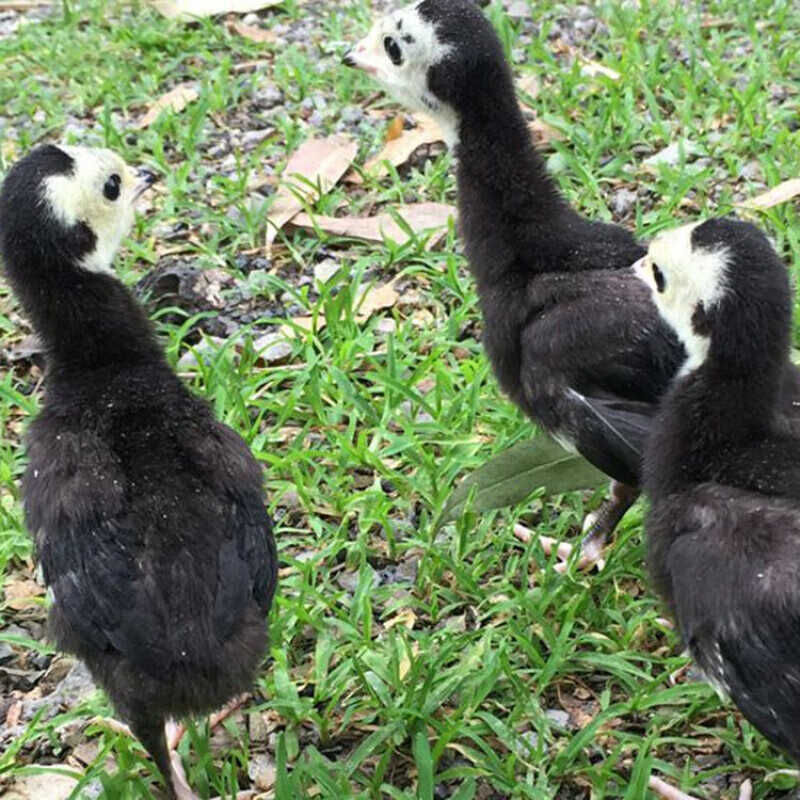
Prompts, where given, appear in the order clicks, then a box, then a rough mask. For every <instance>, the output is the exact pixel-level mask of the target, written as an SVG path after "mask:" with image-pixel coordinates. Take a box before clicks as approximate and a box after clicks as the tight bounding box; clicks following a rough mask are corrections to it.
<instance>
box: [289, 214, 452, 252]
mask: <svg viewBox="0 0 800 800" xmlns="http://www.w3.org/2000/svg"><path fill="white" fill-rule="evenodd" d="M397 214H398V215H399V216H400V217H401V218H402V219H403V220H404V221H405V223H406V225H408V227H409V228H411V230H412V231H413V232H414V233H421V232H423V231H426V230H433V231H435V233H433V234H432V235H431V238H430V239H429V240H428V244H427V247H428V248H432V247H434V246H435V245H436V244H438V243H439V242H440V241H441V239H442V237H444V235H445V233H446V229H447V224H448V222H449V220H450V219H451V217H452V218H455V214H456V209H455V208H454V207H453V206H449V205H445V204H444V203H415V204H412V205H407V206H401V207H400V208H398V209H397ZM292 223H293V224H294V225H296V226H297V227H298V228H305V229H312V230H313V229H315V228H319V229H321V230H323V231H325V232H326V233H331V234H333V235H335V236H347V237H350V238H353V239H363V240H364V241H367V242H378V243H380V242H383V241H385V240H386V239H392V240H393V241H395V242H397V243H398V244H405V243H406V242H407V241H408V240H409V238H410V237H409V235H408V233H406V231H405V230H403V228H401V227H400V225H398V224H397V222H396V221H395V219H394V217H392V215H391V214H388V213H384V214H378V215H377V216H374V217H323V216H316V215H314V216H312V215H310V214H305V213H303V214H298V215H297V216H296V217H295V218H294V220H293V221H292Z"/></svg>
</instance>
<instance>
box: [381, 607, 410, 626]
mask: <svg viewBox="0 0 800 800" xmlns="http://www.w3.org/2000/svg"><path fill="white" fill-rule="evenodd" d="M416 624H417V615H416V614H415V613H414V612H413V611H412V610H411V609H410V608H404V609H403V610H402V611H400V612H398V613H397V616H395V617H392V618H391V619H389V620H387V621H386V622H385V623H384V624H383V627H384V628H386V630H387V631H388V630H391V629H392V628H396V627H397V626H398V625H402V626H403V627H404V628H406V629H407V630H409V631H413V630H414V625H416Z"/></svg>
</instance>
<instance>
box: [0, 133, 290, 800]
mask: <svg viewBox="0 0 800 800" xmlns="http://www.w3.org/2000/svg"><path fill="white" fill-rule="evenodd" d="M149 182H152V181H149V180H147V179H145V180H144V181H143V182H142V183H140V184H139V185H137V183H136V179H135V177H134V174H133V173H132V171H131V170H130V169H129V168H128V167H127V166H126V165H125V163H124V162H123V161H122V160H121V159H120V158H119V157H118V156H116V155H115V154H114V153H112V152H110V151H108V150H89V149H83V148H71V147H55V146H52V145H47V146H44V147H39V148H37V149H35V150H34V151H32V152H31V153H30V154H29V155H28V156H27V157H26V158H24V159H22V160H21V161H19V162H18V163H17V164H16V165H15V166H14V167H13V168H12V169H11V170H10V172H9V173H8V176H7V177H6V179H5V182H4V184H3V187H2V192H0V255H2V260H3V263H4V266H5V274H6V276H7V277H8V279H9V281H10V284H11V286H12V288H13V290H14V293H15V294H16V296H17V297H18V299H19V300H20V302H21V304H22V306H23V308H24V310H25V312H26V314H27V315H28V317H29V318H30V320H31V322H32V324H33V327H34V329H35V330H36V332H37V333H38V334H39V336H40V337H41V339H42V341H43V342H44V345H45V348H46V362H47V372H46V393H45V397H44V402H43V408H42V411H41V413H40V414H39V416H38V417H37V418H36V419H35V420H34V421H33V423H32V424H31V427H30V430H29V433H28V438H27V446H28V455H29V461H30V463H29V466H28V469H27V471H26V473H25V476H24V478H23V484H22V488H23V496H24V501H25V511H26V522H27V525H28V528H29V530H30V531H31V532H32V533H33V535H34V538H35V542H36V549H37V553H38V558H39V560H40V562H41V565H42V567H43V571H44V578H45V581H46V582H47V584H48V586H49V587H50V590H51V592H52V596H53V605H52V607H51V609H50V615H49V630H50V635H51V636H52V637H53V638H54V640H55V642H56V644H57V645H58V647H59V648H60V649H62V650H65V651H67V652H70V653H74V654H75V655H77V656H78V657H80V658H81V659H83V660H84V661H85V662H86V664H87V665H88V667H89V669H90V670H91V672H92V675H93V676H94V678H95V679H96V681H97V682H98V683H99V684H100V685H101V686H102V687H103V688H104V689H105V691H106V692H107V693H108V695H109V697H110V698H111V700H112V702H113V703H114V706H115V707H116V709H117V712H118V713H119V714H120V716H121V717H122V718H123V719H124V720H125V721H126V722H127V723H128V724H129V725H130V728H131V729H132V730H133V732H134V733H135V734H136V735H137V736H138V738H139V739H140V741H141V742H142V744H143V745H144V746H145V748H146V749H147V750H148V751H149V752H150V753H151V755H152V756H153V758H154V759H155V761H156V763H157V765H158V767H159V768H160V770H161V772H162V773H163V775H164V778H165V780H166V782H167V786H168V789H169V792H170V795H171V796H175V795H176V792H177V794H178V796H181V797H183V796H193V795H191V794H190V793H189V794H187V792H188V786H187V785H186V784H185V780H183V779H182V777H181V776H180V775H177V776H176V780H175V781H173V776H171V770H170V757H169V753H168V749H167V745H166V740H165V736H164V723H165V720H166V719H167V718H169V717H180V716H183V715H187V714H196V713H205V712H208V711H210V710H212V709H215V708H218V707H220V706H221V705H223V704H224V703H225V702H226V701H228V700H229V699H230V698H232V697H234V696H236V695H238V694H240V693H242V692H243V691H245V690H246V689H248V688H249V687H250V686H251V685H252V682H253V679H254V677H255V675H256V671H257V668H258V666H259V664H260V662H261V660H262V658H263V657H264V655H265V649H266V641H267V622H266V615H267V612H268V611H269V608H270V604H271V602H272V598H273V594H274V592H275V584H276V567H277V555H276V548H275V541H274V539H273V536H272V529H271V521H270V518H269V516H268V514H267V511H266V509H265V506H264V497H263V490H262V474H261V470H260V468H259V465H258V463H257V462H256V461H255V459H254V458H253V456H252V455H251V453H250V451H249V450H248V448H247V446H246V445H245V443H244V442H243V441H242V439H241V438H240V437H239V436H238V435H237V434H236V433H234V432H233V431H232V430H231V429H230V428H228V427H227V426H225V425H223V424H221V423H220V422H218V421H217V420H216V419H215V418H214V416H213V414H212V412H211V409H210V407H209V406H208V404H207V403H206V402H205V401H204V400H201V399H200V398H198V397H195V396H194V395H192V394H191V393H190V392H189V391H188V390H187V389H186V388H185V387H184V385H183V384H182V383H181V381H180V380H179V379H178V378H177V376H176V375H175V374H174V373H173V372H172V370H171V369H170V368H169V366H168V364H167V362H166V359H165V357H164V354H163V352H162V350H161V348H160V346H159V344H158V343H157V341H156V338H155V335H154V332H153V329H152V327H151V325H150V323H149V321H148V319H147V317H146V316H145V314H144V312H143V311H142V309H141V307H140V306H139V305H138V304H137V302H136V301H135V299H134V298H133V296H132V295H131V293H130V292H129V291H128V290H127V289H126V287H125V286H124V285H123V284H122V283H121V282H120V281H119V280H117V278H116V277H115V276H114V275H113V273H112V271H111V266H112V260H113V258H114V255H115V252H116V250H117V248H118V246H119V244H120V241H121V239H122V238H123V237H124V236H125V234H126V233H127V232H128V230H129V229H130V226H131V223H132V221H133V217H134V204H135V201H136V199H137V198H138V196H139V195H140V194H141V192H142V191H143V189H144V188H146V186H147V184H148V183H149ZM178 763H179V762H178Z"/></svg>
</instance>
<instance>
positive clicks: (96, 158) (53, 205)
mask: <svg viewBox="0 0 800 800" xmlns="http://www.w3.org/2000/svg"><path fill="white" fill-rule="evenodd" d="M59 149H60V150H63V151H64V152H65V153H66V154H67V155H69V156H70V157H71V158H72V159H73V161H74V162H75V166H74V169H73V172H72V174H70V175H51V176H50V177H48V178H46V179H45V181H44V197H45V201H46V202H47V205H48V206H49V208H50V211H51V213H52V215H53V216H54V217H56V218H57V219H58V220H60V221H61V222H62V223H64V224H65V225H67V226H69V227H72V226H73V225H76V224H78V223H79V222H84V223H85V224H86V225H88V227H89V228H90V229H91V230H92V232H93V233H94V235H95V236H96V237H97V245H96V247H95V249H94V250H93V251H92V252H91V253H89V254H87V255H86V256H85V258H84V259H83V264H82V266H83V267H84V268H85V269H88V270H91V271H92V272H110V271H111V262H112V261H113V258H114V255H115V253H116V251H117V249H118V248H119V245H120V242H121V241H122V239H123V238H124V237H125V235H126V234H127V233H128V231H129V230H130V229H131V226H132V224H133V220H134V212H135V201H136V199H137V198H138V196H139V192H138V190H137V181H136V177H135V176H134V173H133V171H132V170H131V169H130V168H129V167H128V166H127V165H126V164H125V162H124V161H123V160H122V159H121V158H120V157H119V156H118V155H117V154H116V153H113V152H112V151H111V150H99V149H98V150H95V149H90V148H84V147H63V146H59ZM115 176H116V177H115ZM115 186H116V187H117V188H116V190H115V188H114V187H115Z"/></svg>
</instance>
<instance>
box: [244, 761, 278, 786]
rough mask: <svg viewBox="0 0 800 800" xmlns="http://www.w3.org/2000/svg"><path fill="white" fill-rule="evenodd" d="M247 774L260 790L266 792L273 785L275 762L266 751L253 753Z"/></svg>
mask: <svg viewBox="0 0 800 800" xmlns="http://www.w3.org/2000/svg"><path fill="white" fill-rule="evenodd" d="M247 775H248V777H249V778H250V780H251V781H252V782H253V784H254V785H255V787H256V789H258V791H260V792H268V791H269V790H270V789H272V788H273V787H274V786H275V777H276V770H275V762H274V761H273V759H272V757H271V756H269V755H268V754H267V753H253V754H251V756H250V766H249V767H248V768H247Z"/></svg>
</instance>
